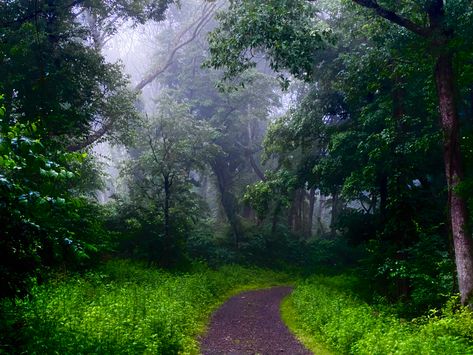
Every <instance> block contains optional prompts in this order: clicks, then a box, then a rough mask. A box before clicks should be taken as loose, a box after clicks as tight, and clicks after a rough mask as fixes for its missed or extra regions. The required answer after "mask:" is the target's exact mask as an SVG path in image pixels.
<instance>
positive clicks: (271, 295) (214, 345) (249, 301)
mask: <svg viewBox="0 0 473 355" xmlns="http://www.w3.org/2000/svg"><path fill="white" fill-rule="evenodd" d="M291 290H292V288H291V287H288V286H279V287H273V288H269V289H263V290H257V291H248V292H243V293H240V294H238V295H236V296H234V297H232V298H230V299H229V300H228V301H227V302H225V303H224V304H223V306H222V307H220V308H219V309H218V310H217V311H216V312H215V313H214V315H213V316H212V319H211V322H210V326H209V329H208V332H207V334H206V335H205V336H204V337H203V339H202V342H201V351H202V354H204V355H222V354H226V355H227V354H234V355H236V354H261V355H272V354H291V355H310V354H312V353H311V352H310V351H309V350H307V349H306V348H304V346H303V345H302V344H301V343H300V342H299V341H298V340H297V339H296V338H295V337H294V335H292V334H291V333H290V332H289V330H288V329H287V327H286V325H285V324H284V323H283V322H282V320H281V315H280V304H281V301H282V300H283V298H284V297H285V296H287V295H288V294H289V293H290V292H291Z"/></svg>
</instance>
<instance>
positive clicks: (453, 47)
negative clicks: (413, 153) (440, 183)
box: [209, 0, 473, 304]
mask: <svg viewBox="0 0 473 355" xmlns="http://www.w3.org/2000/svg"><path fill="white" fill-rule="evenodd" d="M353 2H354V3H357V4H359V5H361V6H362V7H363V8H366V9H369V11H372V13H373V14H375V15H376V16H377V17H378V18H382V19H384V20H387V21H388V22H389V23H392V24H395V25H397V26H400V27H401V28H402V29H403V31H407V32H408V35H409V36H417V37H418V38H420V39H421V41H420V42H419V43H418V46H417V47H416V48H415V50H417V51H421V52H422V53H423V54H424V55H425V56H430V58H432V60H433V62H434V68H432V71H433V75H432V79H433V80H434V81H435V83H436V87H437V106H438V111H439V114H440V122H441V127H442V132H443V139H444V154H443V158H444V166H445V174H446V177H447V183H448V190H449V198H448V207H449V211H450V225H451V229H452V235H453V241H454V248H455V260H456V266H457V275H458V283H459V289H460V293H461V299H462V303H463V304H467V303H470V302H471V297H472V295H473V241H472V238H471V235H470V233H469V231H468V226H467V224H468V213H467V209H466V204H465V199H464V197H463V196H462V195H461V194H460V193H459V191H458V187H459V186H460V184H461V182H462V181H463V175H464V171H463V164H462V159H461V154H460V143H459V134H458V132H459V119H458V110H457V107H456V104H457V101H458V97H457V96H456V89H455V86H456V80H455V68H454V62H455V58H458V54H459V53H461V52H462V51H464V50H465V48H467V45H466V43H467V42H468V36H465V34H467V33H469V31H468V30H467V29H468V28H471V25H472V23H471V21H472V16H471V13H472V11H473V9H472V5H471V3H470V2H468V1H463V0H457V1H454V2H450V3H448V4H444V2H443V1H442V0H432V1H426V2H425V3H424V4H423V5H422V6H414V7H411V6H409V5H407V4H406V5H405V6H402V5H399V3H398V2H397V1H387V2H384V3H383V5H381V4H380V3H378V2H375V1H372V0H353ZM334 15H335V16H343V13H342V14H341V13H336V14H334ZM326 20H327V14H326V13H325V12H324V11H323V9H320V8H317V5H314V3H313V2H311V1H303V0H299V1H285V0H271V1H267V2H265V3H264V4H263V5H261V4H260V3H258V2H255V1H251V0H248V1H235V2H232V4H231V6H230V9H229V11H228V12H227V13H224V14H222V15H220V21H221V25H220V27H219V28H217V29H216V30H215V31H214V32H213V34H212V35H211V37H210V44H211V53H212V54H213V57H212V59H211V60H210V62H209V63H210V65H212V66H214V67H226V69H227V74H228V75H229V76H231V75H234V74H235V73H238V72H240V71H241V70H244V69H246V68H248V67H251V66H253V65H254V63H253V54H254V51H263V52H265V53H267V54H268V55H269V56H270V58H271V60H272V62H271V64H272V67H273V68H274V69H276V70H280V69H287V70H289V71H290V72H291V73H292V74H293V75H295V76H297V77H300V78H304V79H308V80H312V78H313V75H314V67H316V66H317V64H318V63H317V62H315V61H314V53H316V52H317V51H318V50H320V48H324V47H327V46H329V45H330V43H331V42H332V39H333V37H332V32H331V30H330V27H327V26H326V25H327V22H330V18H328V21H326ZM380 26H386V24H380ZM254 34H257V35H256V36H254ZM467 50H468V49H467ZM457 63H458V64H461V61H457ZM457 71H460V72H461V67H460V68H457Z"/></svg>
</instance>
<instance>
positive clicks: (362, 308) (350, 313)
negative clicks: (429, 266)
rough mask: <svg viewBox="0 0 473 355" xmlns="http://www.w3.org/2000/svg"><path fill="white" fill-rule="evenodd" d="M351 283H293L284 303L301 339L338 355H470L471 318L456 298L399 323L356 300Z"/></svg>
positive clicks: (392, 315)
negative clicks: (308, 340) (320, 345)
mask: <svg viewBox="0 0 473 355" xmlns="http://www.w3.org/2000/svg"><path fill="white" fill-rule="evenodd" d="M355 283H356V282H355V279H354V278H352V277H348V276H337V277H322V276H317V277H311V278H309V279H307V280H305V281H303V282H301V283H299V285H298V286H297V288H296V289H295V290H294V292H293V293H292V295H291V296H290V297H289V299H288V301H287V302H290V306H291V309H292V311H293V312H294V315H293V318H294V324H295V328H297V329H298V331H299V332H300V333H301V334H303V335H304V336H303V337H301V340H304V338H309V339H310V340H311V341H312V342H319V343H324V344H327V346H328V347H330V349H332V350H333V352H334V353H339V354H370V355H375V354H380V355H381V354H382V355H385V354H413V355H414V354H416V355H417V354H449V355H450V354H451V355H453V354H473V314H472V312H471V311H470V310H469V309H466V308H462V307H459V306H458V304H457V300H454V299H452V300H451V301H450V302H449V303H448V304H447V305H446V306H445V307H444V309H442V310H441V311H437V310H431V311H430V313H429V314H428V315H426V316H424V317H419V318H416V319H413V320H405V319H401V318H399V317H397V316H396V315H395V313H394V312H390V310H389V307H387V306H386V305H369V304H367V303H365V302H363V301H362V300H361V299H359V298H357V296H356V294H355V293H353V292H351V291H350V289H351V287H353V285H354V284H355ZM344 285H345V288H343V286H344ZM296 334H297V332H296Z"/></svg>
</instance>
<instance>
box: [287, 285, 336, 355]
mask: <svg viewBox="0 0 473 355" xmlns="http://www.w3.org/2000/svg"><path fill="white" fill-rule="evenodd" d="M279 313H280V316H281V319H282V321H283V323H284V324H285V325H286V327H287V328H288V329H289V331H290V332H291V333H292V334H293V335H294V336H295V337H296V339H297V340H299V341H300V342H301V343H302V344H303V345H304V346H305V347H306V348H307V349H308V350H310V351H311V352H312V353H314V354H316V355H334V352H332V351H330V350H329V349H328V347H327V346H325V345H323V344H321V343H319V342H318V341H317V340H316V339H315V337H314V336H313V335H312V334H309V333H308V332H307V331H305V330H304V329H303V328H302V326H301V323H300V321H299V320H298V319H297V314H296V310H295V308H294V304H293V302H292V292H291V293H290V294H289V295H287V296H286V297H284V298H283V300H282V301H281V304H280V306H279Z"/></svg>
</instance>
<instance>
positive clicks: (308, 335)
mask: <svg viewBox="0 0 473 355" xmlns="http://www.w3.org/2000/svg"><path fill="white" fill-rule="evenodd" d="M291 281H292V282H291ZM290 283H292V284H294V285H295V289H294V291H293V293H292V294H291V295H290V296H289V297H287V298H286V299H285V300H284V301H283V302H282V305H281V315H282V318H283V320H284V322H285V323H286V324H287V325H288V327H289V329H290V330H291V331H292V332H293V333H294V334H295V335H296V337H298V338H299V339H300V340H301V341H302V342H303V343H304V344H305V345H306V347H307V348H308V349H310V350H311V351H313V352H314V353H315V354H318V355H328V354H370V355H371V354H373V355H376V354H383V355H384V354H416V355H417V354H449V355H454V354H473V314H472V312H471V311H470V310H469V309H465V308H461V307H458V305H457V303H456V302H455V301H454V300H452V301H451V302H449V304H447V305H446V306H445V308H444V309H443V310H441V311H436V310H432V311H431V312H430V313H429V314H428V315H426V316H425V317H421V318H417V319H414V320H411V321H407V320H403V319H400V318H398V317H397V316H396V315H395V314H394V313H393V312H390V310H389V308H388V307H386V306H380V305H369V304H367V303H365V302H363V301H362V300H361V299H360V298H358V297H357V296H356V293H355V292H352V291H351V290H354V289H356V287H355V286H356V285H357V282H356V279H355V278H353V277H348V276H337V277H323V276H314V277H310V278H308V279H306V280H303V281H300V280H299V281H297V282H294V277H292V276H289V275H287V274H285V273H282V272H274V271H270V270H265V269H260V268H248V267H241V266H236V265H229V266H225V267H222V268H221V269H219V270H211V269H209V268H207V267H205V266H198V267H195V268H194V270H193V271H192V272H188V273H176V272H168V271H163V270H159V269H155V268H148V267H146V266H144V265H143V264H140V263H137V262H131V261H126V260H115V261H111V262H109V263H107V264H106V265H104V266H103V267H101V268H100V269H98V270H95V271H93V272H90V273H88V274H86V275H82V276H71V275H58V277H57V278H56V279H54V280H52V281H50V282H48V283H47V284H44V285H41V286H38V287H36V288H35V289H33V290H32V293H31V296H29V297H28V298H24V299H16V300H3V301H1V302H0V354H14V353H28V354H166V355H168V354H169V355H170V354H198V353H199V342H198V337H199V335H200V334H203V333H204V332H205V330H206V326H207V323H208V321H209V318H210V315H211V314H212V312H213V311H214V310H215V309H216V308H217V307H219V306H220V305H221V304H222V303H223V302H224V301H225V300H226V299H228V297H230V296H232V295H234V294H236V293H239V292H241V291H245V290H250V289H261V288H267V287H270V286H275V285H283V284H290Z"/></svg>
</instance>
